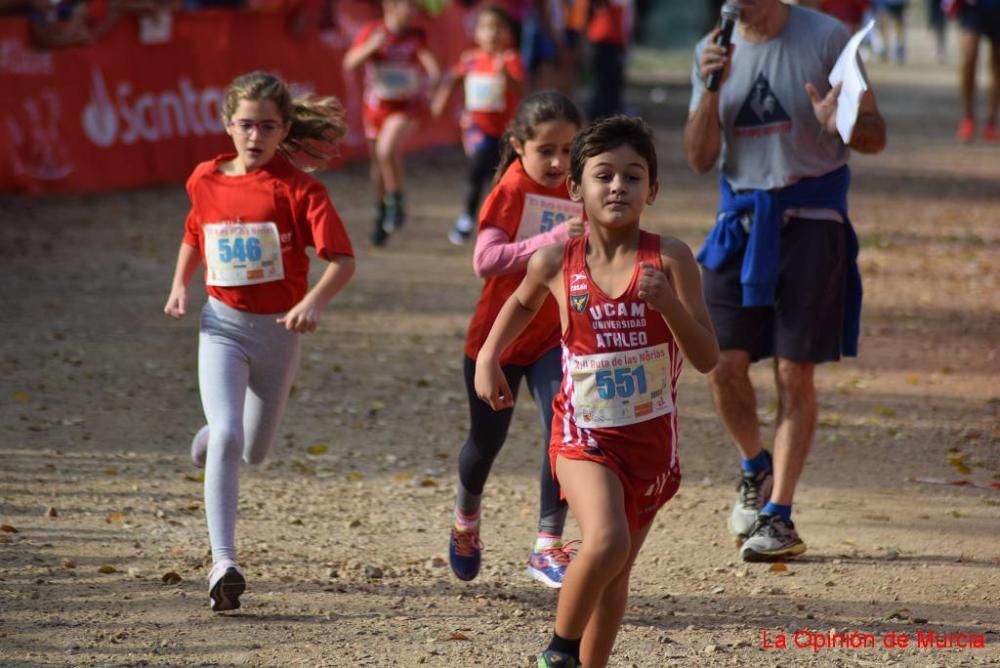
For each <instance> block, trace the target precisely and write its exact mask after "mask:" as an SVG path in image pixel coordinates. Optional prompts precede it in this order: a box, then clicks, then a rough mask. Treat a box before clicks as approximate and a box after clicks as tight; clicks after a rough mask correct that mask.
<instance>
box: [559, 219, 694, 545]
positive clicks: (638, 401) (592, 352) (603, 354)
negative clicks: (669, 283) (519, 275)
mask: <svg viewBox="0 0 1000 668" xmlns="http://www.w3.org/2000/svg"><path fill="white" fill-rule="evenodd" d="M589 238H590V237H589V235H586V236H583V237H579V238H576V239H570V240H569V241H568V242H567V243H566V250H565V254H564V257H563V286H564V290H565V291H566V293H565V294H566V309H567V314H568V318H567V326H566V329H565V331H564V332H563V335H562V368H563V381H562V386H561V388H560V391H559V394H558V395H557V396H556V398H555V400H554V402H553V418H552V440H551V442H550V446H549V457H550V459H551V462H552V470H553V471H555V470H556V458H557V457H566V458H569V459H586V460H590V461H594V462H597V463H599V464H602V465H603V466H606V467H608V468H609V469H611V470H612V471H614V472H615V474H617V476H618V478H619V479H620V480H621V482H622V486H623V487H624V488H625V509H626V514H627V516H628V520H629V528H630V530H632V531H637V530H638V529H641V528H642V527H644V526H646V525H647V524H649V522H651V521H652V520H653V517H654V516H655V515H656V511H657V510H658V509H659V508H660V506H662V505H663V504H664V503H666V502H667V501H668V500H669V499H670V498H671V497H672V496H673V495H674V494H675V493H676V492H677V489H678V487H679V485H680V478H681V475H680V461H679V459H678V455H677V410H676V407H677V381H678V379H679V377H680V373H681V365H682V362H683V357H682V356H681V353H680V350H679V349H678V347H677V344H676V342H674V337H673V334H671V332H670V329H669V328H668V327H667V323H666V322H665V321H664V320H663V316H661V315H660V314H659V313H658V312H657V311H654V310H653V309H652V308H650V306H649V304H647V303H646V302H645V301H643V300H641V299H639V294H638V293H639V288H638V283H639V276H640V273H641V266H640V265H641V263H643V262H648V263H649V264H651V265H652V266H654V267H655V268H656V269H657V270H659V271H662V270H663V262H662V259H661V256H660V237H659V235H656V234H650V233H648V232H640V237H639V252H638V254H637V257H636V264H635V268H634V269H633V271H632V278H631V280H630V281H629V283H628V287H627V288H626V289H625V292H624V293H623V294H622V295H621V296H619V297H615V298H612V297H610V296H608V295H606V294H605V293H604V292H603V291H602V290H601V289H600V288H599V287H598V286H597V284H596V283H594V281H593V280H592V279H591V277H590V272H589V270H588V269H587V243H588V240H589Z"/></svg>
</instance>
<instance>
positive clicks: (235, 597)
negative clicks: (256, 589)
mask: <svg viewBox="0 0 1000 668" xmlns="http://www.w3.org/2000/svg"><path fill="white" fill-rule="evenodd" d="M246 589H247V581H246V577H244V575H243V569H242V568H240V565H239V564H237V563H236V562H235V561H233V560H232V559H223V560H222V561H217V562H215V565H214V566H212V571H211V572H210V573H209V574H208V598H209V602H210V603H211V606H212V612H223V611H225V610H236V609H237V608H239V607H240V596H242V595H243V592H245V591H246Z"/></svg>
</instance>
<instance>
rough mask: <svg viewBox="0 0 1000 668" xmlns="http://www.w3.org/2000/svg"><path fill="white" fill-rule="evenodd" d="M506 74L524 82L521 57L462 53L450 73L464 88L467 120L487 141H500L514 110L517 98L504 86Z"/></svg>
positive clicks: (475, 50)
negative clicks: (487, 138) (496, 138)
mask: <svg viewBox="0 0 1000 668" xmlns="http://www.w3.org/2000/svg"><path fill="white" fill-rule="evenodd" d="M504 70H506V71H507V72H508V73H509V74H510V76H511V77H512V78H514V79H516V80H517V81H520V82H522V83H523V82H524V67H523V66H522V65H521V57H520V56H519V55H518V54H517V53H515V52H513V51H508V52H506V53H504V54H503V55H499V56H497V55H493V54H490V53H487V52H486V51H483V50H481V49H474V50H472V51H466V52H465V53H463V54H462V58H461V60H459V62H458V64H456V65H455V67H454V68H453V70H452V72H453V74H454V75H455V76H456V77H462V78H463V79H464V81H463V83H464V85H465V109H466V111H467V112H468V113H469V118H470V120H471V121H472V122H473V123H474V124H475V125H476V127H478V128H479V129H480V130H482V131H483V133H484V134H486V135H489V136H490V137H500V136H502V135H503V133H504V130H505V129H506V128H507V124H508V123H509V122H510V119H511V118H513V117H514V112H515V111H516V110H517V103H518V102H519V95H518V92H517V91H516V90H512V89H511V87H510V86H508V85H507V80H506V77H505V75H504Z"/></svg>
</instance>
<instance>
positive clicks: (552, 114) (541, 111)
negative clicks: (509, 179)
mask: <svg viewBox="0 0 1000 668" xmlns="http://www.w3.org/2000/svg"><path fill="white" fill-rule="evenodd" d="M549 121H565V122H566V123H572V124H573V125H575V126H576V127H577V128H580V127H583V114H581V113H580V110H579V109H577V107H576V105H575V104H573V100H571V99H569V98H568V97H566V96H565V95H563V94H562V93H560V92H559V91H557V90H543V91H539V92H537V93H532V94H531V95H529V96H528V97H526V98H524V99H523V100H521V104H519V105H518V106H517V111H516V112H515V113H514V118H512V119H511V121H510V123H509V124H508V125H507V129H506V130H505V131H504V133H503V137H501V138H500V164H499V166H498V167H497V172H496V174H495V175H494V176H493V185H496V184H497V183H499V182H500V179H502V178H503V175H504V172H506V171H507V168H508V167H510V166H511V164H513V162H514V161H515V160H516V159H517V151H515V150H514V147H513V146H512V145H511V141H510V140H511V139H516V140H517V141H519V142H520V143H521V144H522V145H523V144H524V143H525V142H527V141H528V140H530V139H534V138H535V129H536V128H537V127H538V126H539V125H541V124H542V123H547V122H549Z"/></svg>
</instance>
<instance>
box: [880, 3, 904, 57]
mask: <svg viewBox="0 0 1000 668" xmlns="http://www.w3.org/2000/svg"><path fill="white" fill-rule="evenodd" d="M907 4H908V2H907V0H875V16H876V18H877V19H878V30H879V33H880V34H881V36H882V49H881V51H880V53H879V55H880V56H881V57H882V60H889V50H890V46H891V47H892V56H893V61H895V62H896V64H898V65H902V64H903V63H905V62H906V30H905V27H904V26H905V24H906V5H907ZM890 32H891V33H892V34H890Z"/></svg>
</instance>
